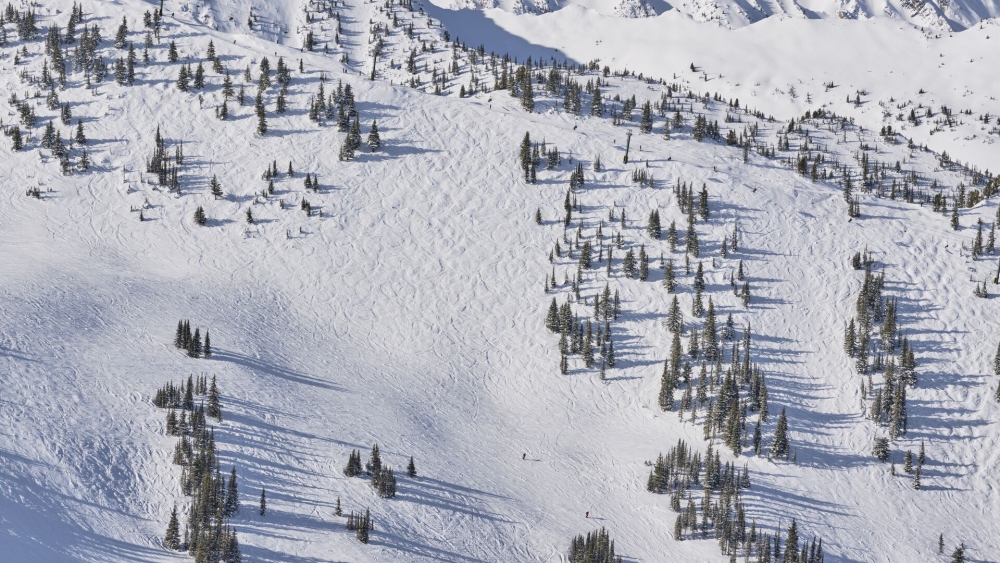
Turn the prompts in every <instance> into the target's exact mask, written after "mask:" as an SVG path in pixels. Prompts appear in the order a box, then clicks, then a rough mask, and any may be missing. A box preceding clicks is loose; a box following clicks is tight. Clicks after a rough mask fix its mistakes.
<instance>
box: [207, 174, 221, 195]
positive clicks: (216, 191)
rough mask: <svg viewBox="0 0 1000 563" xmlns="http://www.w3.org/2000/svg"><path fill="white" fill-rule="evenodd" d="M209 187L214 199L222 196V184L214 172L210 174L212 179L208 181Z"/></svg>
mask: <svg viewBox="0 0 1000 563" xmlns="http://www.w3.org/2000/svg"><path fill="white" fill-rule="evenodd" d="M208 185H209V187H210V188H211V189H212V196H214V197H215V199H219V198H220V197H222V184H220V183H219V178H218V177H216V175H215V174H212V180H211V181H210V182H209V184H208Z"/></svg>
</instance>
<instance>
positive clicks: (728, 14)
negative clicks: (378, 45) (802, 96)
mask: <svg viewBox="0 0 1000 563" xmlns="http://www.w3.org/2000/svg"><path fill="white" fill-rule="evenodd" d="M435 3H436V4H439V5H440V6H442V7H445V8H450V9H466V8H470V9H490V8H499V9H501V10H504V11H506V12H509V13H511V14H518V15H520V14H544V13H549V12H554V11H558V10H562V9H564V8H567V7H570V6H579V7H582V8H586V9H588V10H593V11H595V12H597V13H599V14H601V15H606V16H615V17H620V18H626V19H629V18H649V17H656V16H659V15H662V14H664V13H666V12H668V11H676V12H678V13H680V14H683V15H684V16H685V17H687V18H690V19H692V20H694V21H697V22H702V23H713V24H716V25H718V26H720V27H723V28H727V29H736V28H741V27H746V26H749V25H752V24H755V23H758V22H761V21H763V20H765V19H768V18H775V19H789V18H791V19H803V20H868V19H887V20H890V21H901V22H906V23H907V24H909V25H912V26H914V27H916V28H920V29H926V30H929V31H934V32H950V31H962V30H966V29H969V28H971V27H973V26H975V25H976V24H978V23H979V22H981V21H984V20H989V19H995V18H996V17H997V16H998V14H1000V6H998V5H997V3H996V2H995V1H994V0H968V1H966V0H962V1H958V2H955V1H948V0H946V1H941V2H938V1H936V0H920V1H914V0H802V1H799V0H765V1H758V0H747V1H744V0H678V1H677V2H665V1H663V0H649V1H647V0H639V1H632V0H546V1H535V2H526V1H524V0H493V1H491V2H481V1H479V0H437V1H436V2H435Z"/></svg>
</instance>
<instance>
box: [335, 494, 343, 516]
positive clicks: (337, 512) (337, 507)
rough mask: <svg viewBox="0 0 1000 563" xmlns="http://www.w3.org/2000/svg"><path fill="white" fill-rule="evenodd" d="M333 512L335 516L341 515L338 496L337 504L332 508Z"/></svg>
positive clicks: (341, 510)
mask: <svg viewBox="0 0 1000 563" xmlns="http://www.w3.org/2000/svg"><path fill="white" fill-rule="evenodd" d="M333 513H334V514H336V515H337V516H343V515H344V510H343V509H342V508H340V497H337V504H336V505H335V506H334V508H333Z"/></svg>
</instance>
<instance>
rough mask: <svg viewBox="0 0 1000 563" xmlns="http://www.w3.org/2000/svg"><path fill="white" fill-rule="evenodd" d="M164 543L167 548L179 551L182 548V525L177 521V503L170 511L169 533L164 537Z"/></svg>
mask: <svg viewBox="0 0 1000 563" xmlns="http://www.w3.org/2000/svg"><path fill="white" fill-rule="evenodd" d="M163 544H164V545H165V546H166V547H167V549H169V550H172V551H177V550H179V549H180V548H181V535H180V525H179V524H178V522H177V505H176V504H175V505H174V509H173V510H172V511H171V512H170V522H169V523H168V524H167V533H166V535H164V537H163Z"/></svg>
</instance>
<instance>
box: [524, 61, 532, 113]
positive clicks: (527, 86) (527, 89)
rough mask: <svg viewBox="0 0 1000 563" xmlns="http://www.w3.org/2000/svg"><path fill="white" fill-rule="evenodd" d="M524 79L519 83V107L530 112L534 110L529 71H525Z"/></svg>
mask: <svg viewBox="0 0 1000 563" xmlns="http://www.w3.org/2000/svg"><path fill="white" fill-rule="evenodd" d="M525 75H526V76H525V79H524V81H523V82H522V84H521V108H522V109H524V111H526V112H528V113H531V112H533V111H535V94H534V92H533V91H532V87H531V72H530V71H529V72H527V73H525Z"/></svg>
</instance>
